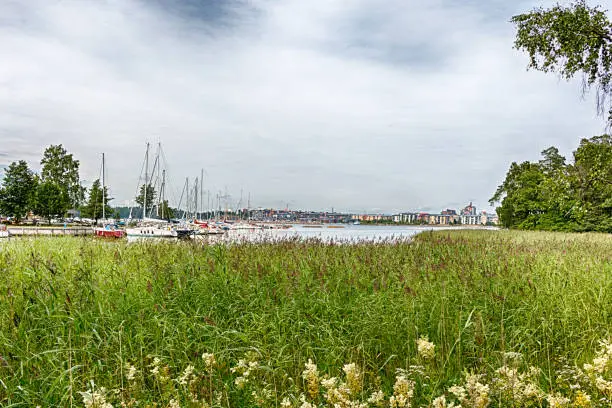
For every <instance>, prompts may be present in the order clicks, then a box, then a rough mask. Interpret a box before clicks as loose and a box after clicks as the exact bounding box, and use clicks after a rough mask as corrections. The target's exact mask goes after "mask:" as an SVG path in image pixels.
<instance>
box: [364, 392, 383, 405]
mask: <svg viewBox="0 0 612 408" xmlns="http://www.w3.org/2000/svg"><path fill="white" fill-rule="evenodd" d="M368 402H369V403H370V404H372V405H374V406H377V407H382V406H383V404H384V403H385V393H384V392H382V391H380V390H379V391H376V392H373V393H372V395H371V396H370V398H368Z"/></svg>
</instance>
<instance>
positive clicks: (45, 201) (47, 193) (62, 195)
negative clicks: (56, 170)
mask: <svg viewBox="0 0 612 408" xmlns="http://www.w3.org/2000/svg"><path fill="white" fill-rule="evenodd" d="M69 202H70V200H69V197H68V194H67V192H66V190H65V189H64V188H63V187H62V186H60V185H59V184H57V183H55V182H53V181H42V182H41V183H40V184H39V185H38V187H37V188H36V196H35V200H34V211H35V212H36V214H38V215H40V216H42V217H44V218H46V219H47V220H48V221H49V222H51V219H53V218H54V217H62V216H63V215H64V213H65V212H66V208H67V207H68V205H69Z"/></svg>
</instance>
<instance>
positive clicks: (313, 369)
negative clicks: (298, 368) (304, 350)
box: [302, 359, 319, 399]
mask: <svg viewBox="0 0 612 408" xmlns="http://www.w3.org/2000/svg"><path fill="white" fill-rule="evenodd" d="M304 366H305V369H304V371H303V372H302V378H303V379H304V381H305V382H306V390H307V391H308V395H309V396H310V398H311V399H315V398H316V397H317V396H318V395H319V371H318V370H317V365H316V364H314V363H313V362H312V360H311V359H308V362H307V363H306V364H304Z"/></svg>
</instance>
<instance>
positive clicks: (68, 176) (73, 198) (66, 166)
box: [40, 144, 85, 212]
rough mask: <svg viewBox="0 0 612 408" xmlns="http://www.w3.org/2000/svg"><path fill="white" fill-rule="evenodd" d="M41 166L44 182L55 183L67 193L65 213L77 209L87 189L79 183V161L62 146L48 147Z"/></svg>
mask: <svg viewBox="0 0 612 408" xmlns="http://www.w3.org/2000/svg"><path fill="white" fill-rule="evenodd" d="M40 164H41V165H42V173H41V178H42V181H44V182H51V183H54V184H55V185H57V186H58V187H60V188H62V189H63V190H64V191H65V193H66V197H67V198H68V200H67V202H66V208H65V209H64V212H65V211H66V210H68V209H69V208H77V207H78V206H79V204H80V203H81V202H82V201H83V199H84V197H85V189H84V188H83V187H81V184H80V182H79V161H78V160H75V159H74V158H73V157H72V154H69V153H68V152H67V151H66V149H64V147H63V146H62V145H61V144H60V145H51V146H49V147H47V149H46V150H45V152H44V154H43V158H42V160H41V162H40Z"/></svg>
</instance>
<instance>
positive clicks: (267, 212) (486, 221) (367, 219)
mask: <svg viewBox="0 0 612 408" xmlns="http://www.w3.org/2000/svg"><path fill="white" fill-rule="evenodd" d="M119 210H120V211H119V214H120V215H119V217H120V218H128V212H129V208H128V207H122V208H120V209H119ZM138 211H139V209H132V216H134V217H139V216H140V215H139V214H140V213H139V212H138ZM175 211H176V210H175ZM176 212H178V213H180V211H176ZM189 216H191V217H195V218H201V219H222V220H230V221H231V220H250V221H256V222H274V223H278V222H283V223H296V224H313V223H320V224H398V225H497V224H498V217H497V215H496V214H490V213H487V212H486V211H480V212H479V211H477V209H476V206H474V205H473V204H472V203H469V204H468V205H467V206H465V207H464V208H462V209H461V210H453V209H445V210H443V211H441V212H440V213H429V212H401V213H398V214H369V213H368V214H363V213H343V212H335V211H333V210H332V211H331V212H327V211H307V210H290V209H288V208H286V209H264V208H259V209H238V210H234V209H227V210H215V211H206V212H202V213H195V214H190V215H189Z"/></svg>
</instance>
